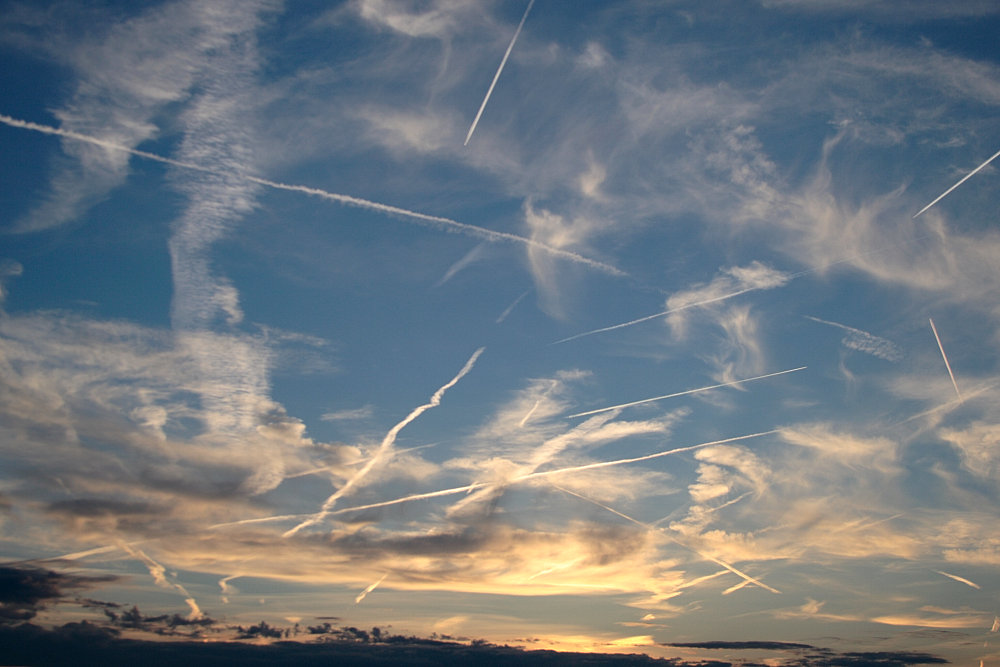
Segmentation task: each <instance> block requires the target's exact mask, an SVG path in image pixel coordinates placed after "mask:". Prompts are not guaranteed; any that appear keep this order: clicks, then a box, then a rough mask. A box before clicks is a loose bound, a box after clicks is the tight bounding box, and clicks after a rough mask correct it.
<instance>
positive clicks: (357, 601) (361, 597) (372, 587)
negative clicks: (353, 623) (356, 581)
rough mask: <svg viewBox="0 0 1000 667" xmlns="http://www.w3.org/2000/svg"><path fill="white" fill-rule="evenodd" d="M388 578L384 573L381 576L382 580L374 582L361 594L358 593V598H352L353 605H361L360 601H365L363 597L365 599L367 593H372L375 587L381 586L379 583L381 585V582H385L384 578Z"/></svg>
mask: <svg viewBox="0 0 1000 667" xmlns="http://www.w3.org/2000/svg"><path fill="white" fill-rule="evenodd" d="M388 576H389V573H388V572H386V573H385V574H383V575H382V578H381V579H379V580H378V581H376V582H375V583H374V584H372V585H371V586H369V587H368V588H366V589H365V590H363V591H361V592H360V593H359V594H358V597H356V598H354V604H360V603H361V601H362V600H364V599H365V597H367V595H368V594H369V593H371V592H372V591H373V590H375V587H376V586H378V585H379V584H381V583H382V582H383V581H385V578H386V577H388Z"/></svg>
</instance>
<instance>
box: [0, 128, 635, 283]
mask: <svg viewBox="0 0 1000 667" xmlns="http://www.w3.org/2000/svg"><path fill="white" fill-rule="evenodd" d="M0 123H4V124H5V125H9V126H10V127H17V128H21V129H25V130H32V131H34V132H41V133H42V134H51V135H55V136H59V137H64V138H66V139H73V140H74V141H80V142H83V143H87V144H92V145H94V146H100V147H102V148H106V149H108V150H114V151H121V152H123V153H129V154H131V155H135V156H138V157H141V158H145V159H147V160H153V161H154V162H160V163H163V164H169V165H171V166H174V167H179V168H181V169H191V170H194V171H200V172H202V173H206V174H214V175H216V176H230V175H232V174H229V173H224V172H221V171H219V170H217V169H212V168H209V167H203V166H201V165H198V164H194V163H191V162H183V161H181V160H174V159H171V158H168V157H163V156H162V155H157V154H156V153H149V152H147V151H141V150H137V149H135V148H129V147H127V146H122V145H120V144H116V143H114V142H111V141H105V140H104V139H99V138H97V137H92V136H90V135H87V134H80V133H79V132H73V131H71V130H64V129H61V128H58V127H52V126H50V125H41V124H39V123H32V122H29V121H24V120H18V119H17V118H13V117H11V116H7V115H4V114H0ZM238 176H240V177H242V178H243V179H245V180H247V181H250V182H251V183H256V184H258V185H263V186H266V187H269V188H273V189H275V190H287V191H289V192H301V193H303V194H307V195H312V196H315V197H320V198H322V199H327V200H329V201H335V202H337V203H339V204H344V205H347V206H355V207H358V208H364V209H368V210H372V211H379V212H381V213H387V214H390V215H397V216H400V217H402V218H405V219H408V220H413V221H416V222H418V223H419V224H424V225H428V226H433V227H437V228H439V229H444V230H446V231H451V232H456V233H461V234H465V235H467V236H472V237H474V238H479V239H484V240H486V241H491V242H494V243H496V242H509V243H518V244H521V245H526V246H529V247H531V248H535V249H538V250H541V251H543V252H547V253H549V254H551V255H555V256H557V257H562V258H563V259H567V260H569V261H572V262H576V263H578V264H584V265H586V266H589V267H591V268H593V269H597V270H599V271H602V272H604V273H607V274H610V275H613V276H624V275H625V272H623V271H621V270H620V269H618V268H616V267H614V266H611V265H610V264H605V263H604V262H599V261H597V260H594V259H590V258H589V257H584V256H583V255H579V254H577V253H575V252H570V251H569V250H562V249H561V248H554V247H552V246H549V245H546V244H544V243H541V242H540V241H535V240H534V239H528V238H525V237H523V236H518V235H516V234H508V233H507V232H497V231H493V230H491V229H486V228H484V227H477V226H476V225H470V224H467V223H464V222H458V221H457V220H452V219H450V218H444V217H441V216H437V215H428V214H426V213H419V212H417V211H411V210H408V209H405V208H400V207H398V206H391V205H389V204H381V203H379V202H374V201H370V200H368V199H361V198H360V197H352V196H350V195H342V194H337V193H334V192H328V191H327V190H321V189H319V188H311V187H307V186H304V185H290V184H288V183H279V182H277V181H270V180H268V179H266V178H258V177H257V176H251V175H249V174H245V173H243V174H238Z"/></svg>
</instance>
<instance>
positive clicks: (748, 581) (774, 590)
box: [552, 484, 781, 595]
mask: <svg viewBox="0 0 1000 667" xmlns="http://www.w3.org/2000/svg"><path fill="white" fill-rule="evenodd" d="M552 486H554V487H556V488H557V489H559V490H560V491H562V492H563V493H568V494H569V495H571V496H576V497H577V498H579V499H580V500H586V501H587V502H588V503H593V504H594V505H597V506H598V507H600V508H602V509H606V510H607V511H609V512H611V513H612V514H615V515H617V516H620V517H621V518H623V519H625V520H626V521H631V522H632V523H634V524H636V525H637V526H642V527H643V528H645V529H647V530H657V531H659V532H661V533H664V534H667V531H666V530H665V529H664V528H662V527H659V526H652V525H650V524H648V523H643V522H642V521H639V520H638V519H633V518H632V517H630V516H629V515H628V514H624V513H622V512H619V511H618V510H616V509H614V508H613V507H608V506H607V505H605V504H604V503H601V502H598V501H597V500H594V499H593V498H588V497H587V496H584V495H582V494H579V493H577V492H575V491H570V490H569V489H566V488H563V487H561V486H559V485H557V484H552ZM667 537H668V538H669V539H670V541H672V542H674V543H675V544H679V545H680V546H682V547H684V548H685V549H689V550H691V551H693V552H694V553H696V554H698V555H699V556H701V557H702V558H704V559H705V560H708V561H711V562H713V563H715V564H716V565H720V566H722V567H724V568H726V569H727V570H729V571H730V572H732V573H733V574H735V575H736V576H738V577H740V578H742V579H743V581H742V582H740V583H739V584H737V585H736V586H733V587H732V588H729V589H727V590H726V591H724V592H723V593H722V594H723V595H728V594H729V593H732V592H733V591H735V590H737V589H739V588H742V587H743V586H746V585H747V584H754V585H756V586H760V587H761V588H763V589H766V590H769V591H771V592H772V593H777V594H779V595H780V594H781V591H779V590H778V589H777V588H772V587H770V586H768V585H767V584H765V583H764V582H762V581H760V580H758V579H755V578H753V577H751V576H750V575H749V574H746V573H745V572H741V571H740V570H737V569H736V568H735V567H733V566H732V565H730V564H729V563H727V562H725V561H723V560H720V559H718V558H715V557H714V556H709V555H708V554H706V553H703V552H701V551H698V550H697V549H695V548H694V547H692V546H690V545H688V544H685V543H684V542H681V541H680V540H678V539H677V538H676V537H674V536H673V535H670V534H667Z"/></svg>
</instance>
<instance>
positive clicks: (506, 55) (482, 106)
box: [462, 0, 535, 146]
mask: <svg viewBox="0 0 1000 667" xmlns="http://www.w3.org/2000/svg"><path fill="white" fill-rule="evenodd" d="M534 4H535V0H531V2H529V3H528V8H527V9H525V10H524V16H522V17H521V22H520V23H518V24H517V30H515V31H514V37H513V38H511V40H510V44H508V45H507V52H506V53H504V54H503V60H501V61H500V67H498V68H497V73H496V74H494V75H493V83H491V84H490V87H489V90H487V91H486V97H484V98H483V103H482V104H480V105H479V111H478V112H477V113H476V118H475V120H473V121H472V126H471V127H470V128H469V133H468V134H466V135H465V143H464V144H462V145H463V146H468V145H469V139H471V138H472V133H473V132H475V131H476V125H478V124H479V117H480V116H482V115H483V109H485V108H486V103H487V102H489V101H490V95H492V94H493V88H494V87H496V85H497V79H499V78H500V72H502V71H503V67H504V65H506V64H507V58H509V57H510V52H511V51H513V50H514V42H516V41H517V37H518V35H520V34H521V28H523V27H524V21H525V19H527V18H528V12H530V11H531V7H532V5H534Z"/></svg>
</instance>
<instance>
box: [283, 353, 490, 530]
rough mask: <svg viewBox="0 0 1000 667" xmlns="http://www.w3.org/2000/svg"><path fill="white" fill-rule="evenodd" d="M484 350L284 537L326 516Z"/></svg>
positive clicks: (393, 428) (467, 369)
mask: <svg viewBox="0 0 1000 667" xmlns="http://www.w3.org/2000/svg"><path fill="white" fill-rule="evenodd" d="M485 350H486V348H485V347H481V348H479V349H478V350H476V351H475V352H473V353H472V356H471V357H469V360H468V361H466V362H465V365H464V366H462V370H460V371H459V372H458V374H457V375H455V377H453V378H452V379H451V380H449V381H448V383H447V384H445V385H444V386H442V387H441V388H440V389H438V390H437V391H436V392H434V395H433V396H431V400H430V401H428V402H427V403H424V404H423V405H421V406H418V407H417V408H415V409H414V410H413V411H412V412H410V414H408V415H407V416H406V417H405V418H404V419H403V420H402V421H400V422H399V423H398V424H396V425H395V426H393V427H392V428H391V429H389V432H388V433H386V434H385V437H384V438H383V439H382V444H381V445H379V448H378V450H377V451H376V452H375V455H374V456H372V457H371V458H370V459H369V460H368V463H366V464H365V466H364V467H363V468H361V470H359V471H358V472H356V473H355V474H354V476H353V477H351V478H350V479H349V480H347V482H345V483H344V485H343V486H342V487H340V488H339V489H337V491H336V492H335V493H334V494H333V495H331V496H330V497H329V498H327V499H326V502H324V503H323V506H322V508H321V509H320V511H319V512H317V513H316V514H315V515H313V517H312V518H310V519H307V520H306V521H303V522H302V523H300V524H299V525H297V526H295V527H294V528H292V529H291V530H289V531H287V532H286V533H285V534H284V537H291V536H292V535H294V534H295V533H297V532H299V531H300V530H302V529H303V528H306V527H308V526H312V525H314V524H317V523H319V522H320V521H322V520H323V519H325V518H326V516H327V515H328V514H329V512H330V510H331V509H333V506H334V505H336V504H337V501H338V500H339V499H340V498H342V497H343V496H344V495H345V494H346V493H347V492H348V491H350V490H351V489H353V488H354V487H355V486H356V485H357V484H358V483H359V482H360V481H361V480H362V479H364V478H365V477H366V476H367V475H368V473H369V472H371V471H372V469H373V468H374V467H375V466H376V465H378V464H379V463H381V462H382V460H383V459H385V458H386V457H388V456H390V455H391V450H392V446H393V444H394V443H395V442H396V436H398V435H399V432H400V431H402V430H403V429H404V428H406V426H407V425H408V424H410V423H411V422H412V421H413V420H415V419H416V418H417V417H419V416H420V415H422V414H423V413H424V412H426V411H427V410H430V409H431V408H435V407H437V406H438V405H440V404H441V399H442V398H443V397H444V394H445V392H446V391H448V390H449V389H451V388H452V387H454V386H455V385H456V384H458V381H459V380H461V379H462V378H463V377H465V376H466V374H468V373H469V371H471V370H472V367H473V366H475V364H476V360H477V359H479V355H481V354H482V353H483V352H484V351H485Z"/></svg>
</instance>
